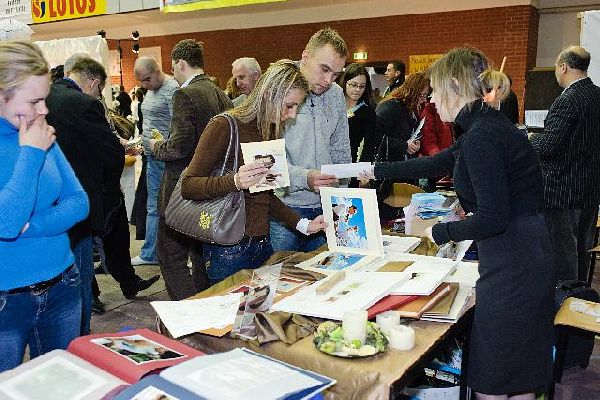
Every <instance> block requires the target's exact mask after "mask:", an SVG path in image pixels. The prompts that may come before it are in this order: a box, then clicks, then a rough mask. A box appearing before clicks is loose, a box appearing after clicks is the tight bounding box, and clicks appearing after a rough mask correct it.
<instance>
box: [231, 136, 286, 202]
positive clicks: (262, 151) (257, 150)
mask: <svg viewBox="0 0 600 400" xmlns="http://www.w3.org/2000/svg"><path fill="white" fill-rule="evenodd" d="M240 146H241V148H242V155H243V157H244V164H250V163H254V162H260V163H262V164H263V165H264V166H265V167H267V168H268V169H269V171H268V172H267V174H266V175H265V177H264V178H263V179H261V180H260V181H259V182H258V183H257V184H256V185H254V186H252V187H250V193H255V192H262V191H264V190H271V189H276V188H282V187H287V186H289V185H290V175H289V172H288V164H287V158H286V155H285V140H284V139H278V140H269V141H266V142H253V143H241V144H240Z"/></svg>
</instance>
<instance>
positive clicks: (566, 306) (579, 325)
mask: <svg viewBox="0 0 600 400" xmlns="http://www.w3.org/2000/svg"><path fill="white" fill-rule="evenodd" d="M573 300H575V298H574V297H569V298H567V299H566V300H565V301H564V302H563V304H562V305H561V306H560V309H559V310H558V312H557V313H556V316H555V317H554V325H555V326H556V327H557V328H558V341H557V345H556V358H555V360H554V373H553V379H552V383H551V384H550V387H549V389H548V399H549V400H552V399H553V398H554V389H555V387H554V386H555V384H556V382H558V383H560V381H561V379H562V372H563V366H564V362H565V355H566V350H567V345H568V344H569V336H570V335H571V333H574V332H578V331H584V332H591V333H595V334H600V323H599V322H596V317H593V316H591V315H587V314H583V313H580V312H577V311H572V310H571V308H570V307H571V302H572V301H573ZM583 301H586V302H588V303H591V304H599V303H594V302H592V301H587V300H583Z"/></svg>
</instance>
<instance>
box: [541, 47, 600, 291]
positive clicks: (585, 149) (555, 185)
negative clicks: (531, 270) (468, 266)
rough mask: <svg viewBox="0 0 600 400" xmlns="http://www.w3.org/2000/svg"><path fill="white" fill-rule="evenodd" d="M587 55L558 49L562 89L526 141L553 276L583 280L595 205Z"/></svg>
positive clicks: (596, 130) (598, 120) (599, 184)
mask: <svg viewBox="0 0 600 400" xmlns="http://www.w3.org/2000/svg"><path fill="white" fill-rule="evenodd" d="M589 64H590V54H589V53H588V52H587V51H586V50H585V49H584V48H582V47H580V46H571V47H568V48H567V49H565V50H563V51H562V52H561V53H560V55H559V56H558V58H557V60H556V69H555V75H556V80H557V82H558V84H559V85H560V86H561V87H563V88H564V90H563V92H562V94H561V95H560V96H559V97H558V98H557V99H556V100H555V101H554V103H553V104H552V106H551V107H550V110H549V111H548V116H547V117H546V121H545V124H544V125H545V126H544V131H543V132H542V133H540V134H537V135H533V136H532V140H531V143H532V144H533V147H534V148H535V149H536V151H537V153H538V156H539V158H540V163H541V165H542V174H543V178H544V207H545V209H544V214H545V217H546V222H547V224H548V230H549V231H550V235H551V237H552V242H553V245H554V250H555V265H556V274H557V279H558V280H565V279H580V280H587V275H588V271H589V262H590V258H589V254H588V250H589V249H590V248H592V247H593V238H594V229H595V226H596V219H597V217H598V205H599V204H600V156H599V155H600V88H599V87H598V86H596V85H594V84H593V83H592V81H591V79H590V78H588V76H587V69H588V66H589Z"/></svg>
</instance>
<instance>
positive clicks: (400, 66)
mask: <svg viewBox="0 0 600 400" xmlns="http://www.w3.org/2000/svg"><path fill="white" fill-rule="evenodd" d="M389 64H392V65H393V66H394V69H395V70H396V71H397V72H400V75H401V76H404V75H406V65H404V62H403V61H401V60H392V61H390V62H389Z"/></svg>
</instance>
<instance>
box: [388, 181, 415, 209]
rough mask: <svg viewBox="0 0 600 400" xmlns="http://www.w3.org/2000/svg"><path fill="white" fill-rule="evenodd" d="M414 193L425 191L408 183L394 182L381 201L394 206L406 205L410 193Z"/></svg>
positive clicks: (408, 201)
mask: <svg viewBox="0 0 600 400" xmlns="http://www.w3.org/2000/svg"><path fill="white" fill-rule="evenodd" d="M415 193H425V191H424V190H423V189H421V188H420V187H418V186H415V185H411V184H410V183H394V184H393V185H392V192H391V193H390V195H389V196H388V197H387V198H386V199H385V200H384V201H383V202H384V203H385V204H387V205H388V206H390V207H394V208H402V207H406V206H408V205H409V204H410V200H411V198H412V195H413V194H415Z"/></svg>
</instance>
